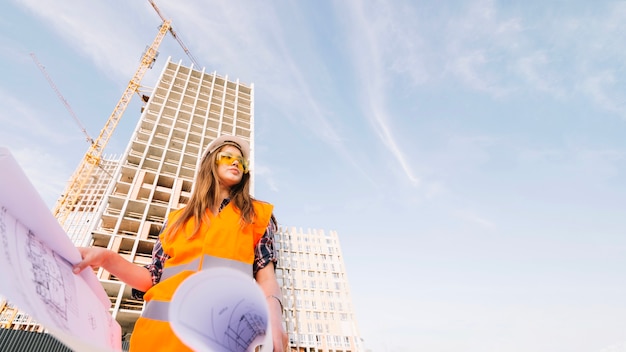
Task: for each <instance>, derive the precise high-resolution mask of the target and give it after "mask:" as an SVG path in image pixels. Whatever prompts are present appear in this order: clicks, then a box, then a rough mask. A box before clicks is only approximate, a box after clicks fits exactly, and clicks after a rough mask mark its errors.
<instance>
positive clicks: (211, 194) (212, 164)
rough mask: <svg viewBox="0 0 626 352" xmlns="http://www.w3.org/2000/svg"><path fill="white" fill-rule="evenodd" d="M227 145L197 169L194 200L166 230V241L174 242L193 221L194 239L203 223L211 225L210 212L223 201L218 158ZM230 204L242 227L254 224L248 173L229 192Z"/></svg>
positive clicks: (192, 196)
mask: <svg viewBox="0 0 626 352" xmlns="http://www.w3.org/2000/svg"><path fill="white" fill-rule="evenodd" d="M226 145H231V144H225V145H223V146H221V147H220V148H218V149H217V150H215V151H214V152H213V153H211V154H209V155H207V156H206V157H204V158H203V159H202V161H201V162H200V165H199V166H198V168H199V169H198V173H197V175H196V180H195V185H194V187H193V190H192V193H191V199H189V203H188V204H187V206H185V208H183V209H182V211H181V214H180V216H179V217H178V218H177V219H176V220H175V221H174V223H173V224H171V225H170V226H167V227H168V229H166V231H167V233H166V234H165V237H166V238H172V237H173V236H174V234H176V232H177V231H178V230H179V229H180V228H182V227H183V226H184V224H186V223H187V221H189V220H190V219H192V218H193V219H195V220H196V221H195V224H196V225H195V229H194V230H193V232H192V233H191V235H190V236H189V238H192V237H194V236H195V235H196V233H197V232H198V230H200V223H201V222H202V221H204V222H205V223H207V224H209V223H210V219H209V216H208V215H207V213H206V211H207V209H216V208H218V207H219V206H220V205H221V204H220V202H221V201H222V199H221V197H220V192H219V187H220V185H219V181H218V180H219V178H218V175H217V162H216V158H217V157H216V155H217V153H218V152H219V151H221V150H222V149H223V148H224V147H225V146H226ZM229 197H230V203H232V204H233V205H234V206H235V208H236V209H238V210H239V212H240V216H241V222H242V224H241V225H242V226H243V225H244V224H251V223H252V221H253V219H254V215H255V213H254V207H253V206H252V200H253V198H252V197H251V196H250V173H249V172H246V173H244V174H243V176H242V178H241V182H239V183H238V184H236V185H234V186H232V187H231V189H230V195H229Z"/></svg>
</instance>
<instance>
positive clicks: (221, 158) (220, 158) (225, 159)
mask: <svg viewBox="0 0 626 352" xmlns="http://www.w3.org/2000/svg"><path fill="white" fill-rule="evenodd" d="M235 160H237V168H238V169H239V171H241V172H243V173H244V174H245V173H247V172H248V162H247V161H246V159H244V158H243V156H234V155H232V154H231V153H227V152H219V153H217V158H216V159H215V162H216V163H217V164H221V165H232V164H233V163H234V162H235Z"/></svg>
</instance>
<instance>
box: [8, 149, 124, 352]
mask: <svg viewBox="0 0 626 352" xmlns="http://www.w3.org/2000/svg"><path fill="white" fill-rule="evenodd" d="M0 251H1V252H0V295H2V296H4V297H6V298H7V299H8V300H9V301H10V302H11V303H13V304H15V305H16V306H17V307H19V308H20V309H21V310H23V311H25V312H26V313H28V314H29V315H30V316H31V317H33V318H34V319H35V320H36V321H37V322H39V323H41V324H42V325H43V326H44V327H45V328H46V329H48V331H49V332H50V333H52V334H53V335H54V336H55V337H56V338H57V339H59V340H60V341H61V342H63V343H64V344H65V345H67V346H68V347H70V348H71V349H73V350H75V351H120V350H121V336H120V335H121V329H120V326H119V324H118V323H117V322H116V321H115V319H113V318H112V316H111V315H110V314H109V307H110V304H111V303H110V301H109V299H108V297H107V295H106V292H104V289H103V288H102V285H101V284H100V282H99V281H98V279H97V278H96V276H95V274H94V273H93V272H92V271H91V270H84V271H83V272H82V273H81V274H80V275H74V274H73V273H72V263H76V262H78V261H79V260H80V254H79V253H78V250H77V249H76V248H75V247H74V245H73V244H72V243H71V241H70V239H69V238H68V237H67V235H66V234H65V232H64V231H63V229H62V228H61V226H60V225H59V224H58V222H57V221H56V219H55V218H54V217H53V216H52V214H51V212H50V210H48V209H47V207H46V206H45V203H44V202H43V200H42V199H41V198H40V197H39V195H38V194H37V192H36V191H35V190H34V187H33V186H32V185H31V184H30V182H29V181H28V179H27V178H26V176H25V175H24V173H23V172H22V170H21V168H20V167H19V165H18V164H17V162H16V161H15V160H14V159H13V157H12V155H11V154H10V153H9V152H8V150H7V149H6V148H0Z"/></svg>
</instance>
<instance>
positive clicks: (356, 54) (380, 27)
mask: <svg viewBox="0 0 626 352" xmlns="http://www.w3.org/2000/svg"><path fill="white" fill-rule="evenodd" d="M377 5H379V6H381V8H378V10H379V11H378V12H376V13H375V14H373V13H367V12H366V9H365V8H364V7H363V6H361V5H360V4H358V3H356V2H352V3H350V4H349V5H348V6H350V11H348V13H350V15H351V16H352V17H351V23H352V27H351V28H349V31H350V33H349V34H348V35H349V36H350V37H351V38H352V42H353V43H355V44H356V43H358V45H353V46H352V50H353V52H352V57H353V60H354V62H355V66H356V70H357V72H358V76H359V80H361V81H362V82H368V83H367V84H363V85H361V86H360V87H358V89H360V90H361V95H362V98H361V103H362V105H361V106H362V109H363V114H364V115H365V116H366V117H367V118H368V119H369V121H370V123H371V124H372V128H373V129H374V131H375V132H376V134H377V135H378V137H379V139H380V141H381V142H382V143H383V145H384V146H385V147H386V148H387V149H388V150H389V151H390V152H391V153H392V154H393V155H394V157H395V158H396V160H397V161H398V163H399V164H400V166H401V168H402V170H403V171H404V174H405V176H406V177H407V178H408V180H409V181H410V182H411V184H412V185H414V186H418V185H419V183H420V180H419V178H418V177H417V176H416V175H415V174H414V172H413V170H412V167H411V166H410V165H409V162H408V158H407V154H406V151H405V150H404V149H403V148H402V147H401V146H400V145H399V144H398V142H397V138H396V136H395V135H396V133H395V132H394V131H393V130H392V127H391V123H390V119H391V118H392V117H391V116H390V115H391V114H390V113H389V112H388V108H387V103H386V92H387V91H388V90H389V88H390V87H389V86H388V82H389V81H388V80H387V79H386V76H387V74H388V69H387V67H386V65H387V62H386V61H385V59H386V57H385V56H384V50H383V49H382V48H383V47H384V43H386V42H387V40H388V39H389V38H388V37H387V35H388V33H386V31H385V28H386V27H385V25H386V24H387V23H389V22H390V20H391V18H389V17H386V15H389V14H388V13H387V10H388V8H386V7H385V6H384V5H383V4H380V3H378V4H377ZM381 15H382V16H381Z"/></svg>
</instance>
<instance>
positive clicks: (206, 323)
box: [169, 268, 273, 352]
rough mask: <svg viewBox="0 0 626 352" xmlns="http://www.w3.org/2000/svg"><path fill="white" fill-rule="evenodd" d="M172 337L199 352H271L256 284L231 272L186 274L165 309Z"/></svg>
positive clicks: (266, 316)
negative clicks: (175, 336)
mask: <svg viewBox="0 0 626 352" xmlns="http://www.w3.org/2000/svg"><path fill="white" fill-rule="evenodd" d="M169 317H170V323H171V325H172V329H173V330H174V332H175V333H176V335H177V336H178V337H179V338H180V339H181V340H182V341H183V342H184V343H185V344H187V345H188V346H190V347H191V348H193V349H194V350H195V351H199V352H250V351H255V350H256V347H258V346H261V349H260V351H261V352H271V351H273V346H272V334H271V329H270V325H269V311H268V307H267V302H266V300H265V296H264V295H263V292H262V291H261V288H260V287H259V285H258V284H257V283H256V282H255V281H254V280H253V279H252V278H251V277H249V276H247V275H245V274H243V273H241V272H240V271H237V270H235V269H231V268H213V269H207V270H203V271H200V272H197V273H195V274H193V275H191V276H189V277H188V278H187V279H185V281H183V283H182V284H181V285H180V286H179V287H178V289H177V290H176V292H175V293H174V297H173V298H172V304H171V306H170V309H169Z"/></svg>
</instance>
